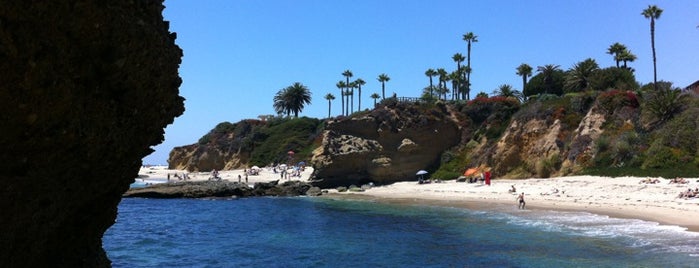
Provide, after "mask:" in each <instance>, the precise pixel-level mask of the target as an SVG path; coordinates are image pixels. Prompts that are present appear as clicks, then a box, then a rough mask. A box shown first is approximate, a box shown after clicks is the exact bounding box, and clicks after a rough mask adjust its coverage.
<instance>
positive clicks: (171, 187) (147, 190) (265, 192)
mask: <svg viewBox="0 0 699 268" xmlns="http://www.w3.org/2000/svg"><path fill="white" fill-rule="evenodd" d="M309 189H311V185H310V184H309V183H307V182H301V181H287V182H285V183H282V184H279V183H278V181H273V182H267V183H255V186H254V187H253V188H250V187H249V186H248V185H247V184H244V183H238V182H229V181H227V180H223V181H186V182H175V183H162V184H156V185H152V186H148V187H143V188H134V189H129V190H128V191H127V192H126V193H125V194H124V197H148V198H204V197H250V196H300V195H306V194H307V192H308V191H309ZM318 192H320V191H318ZM313 195H320V194H315V193H314V194H313Z"/></svg>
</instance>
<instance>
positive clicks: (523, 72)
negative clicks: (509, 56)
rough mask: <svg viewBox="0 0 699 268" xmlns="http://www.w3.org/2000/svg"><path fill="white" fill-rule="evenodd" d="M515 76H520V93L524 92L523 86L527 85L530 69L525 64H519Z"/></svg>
mask: <svg viewBox="0 0 699 268" xmlns="http://www.w3.org/2000/svg"><path fill="white" fill-rule="evenodd" d="M517 75H519V76H522V91H524V86H526V85H527V77H529V76H531V75H532V67H531V66H529V64H526V63H522V64H520V65H519V66H517Z"/></svg>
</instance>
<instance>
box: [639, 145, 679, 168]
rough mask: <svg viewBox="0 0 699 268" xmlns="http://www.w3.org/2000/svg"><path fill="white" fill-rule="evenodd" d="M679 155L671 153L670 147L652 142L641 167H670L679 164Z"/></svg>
mask: <svg viewBox="0 0 699 268" xmlns="http://www.w3.org/2000/svg"><path fill="white" fill-rule="evenodd" d="M678 161H679V157H678V156H677V155H676V154H674V153H673V151H672V149H671V148H670V147H667V146H664V145H662V144H661V143H659V142H654V143H653V144H652V145H651V147H650V148H648V152H647V153H646V159H645V161H644V162H643V165H641V168H644V169H648V168H656V169H657V168H671V167H675V166H677V165H678V164H679V162H678Z"/></svg>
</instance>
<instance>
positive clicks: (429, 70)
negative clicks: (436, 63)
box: [425, 68, 438, 97]
mask: <svg viewBox="0 0 699 268" xmlns="http://www.w3.org/2000/svg"><path fill="white" fill-rule="evenodd" d="M425 75H426V76H428V77H429V78H430V97H432V89H433V88H434V86H433V85H432V77H433V76H437V75H438V74H437V71H435V70H434V69H432V68H430V69H427V71H425Z"/></svg>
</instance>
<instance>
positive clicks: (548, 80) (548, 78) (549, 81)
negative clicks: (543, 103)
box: [536, 64, 561, 94]
mask: <svg viewBox="0 0 699 268" xmlns="http://www.w3.org/2000/svg"><path fill="white" fill-rule="evenodd" d="M559 67H561V66H560V65H554V64H546V65H544V66H539V67H537V68H536V70H537V71H538V72H539V73H541V75H543V77H544V89H545V91H544V93H546V94H548V93H550V92H551V88H552V87H553V74H554V73H555V72H556V71H558V68H559Z"/></svg>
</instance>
